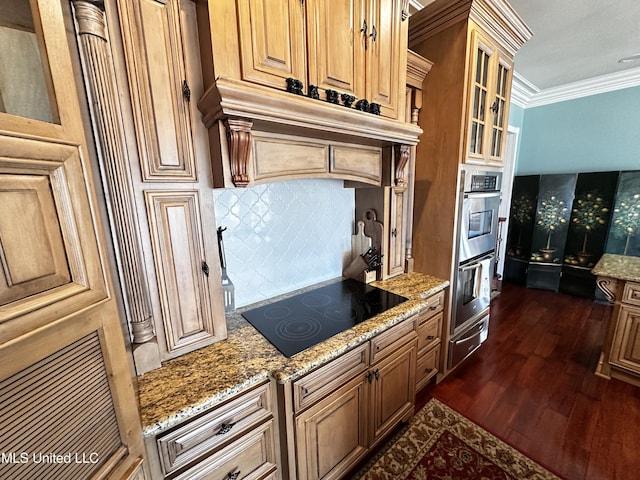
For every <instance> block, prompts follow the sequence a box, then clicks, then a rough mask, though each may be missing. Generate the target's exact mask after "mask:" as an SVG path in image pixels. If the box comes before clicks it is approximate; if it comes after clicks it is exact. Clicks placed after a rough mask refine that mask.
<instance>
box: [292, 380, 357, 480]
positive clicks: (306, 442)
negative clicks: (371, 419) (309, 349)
mask: <svg viewBox="0 0 640 480" xmlns="http://www.w3.org/2000/svg"><path fill="white" fill-rule="evenodd" d="M366 418H367V416H366V403H365V384H364V381H363V379H361V378H355V379H354V380H352V381H351V382H349V383H347V384H346V385H344V386H343V387H341V388H339V389H338V390H336V391H335V392H334V393H332V394H331V395H330V396H328V397H327V398H326V399H325V400H324V401H322V402H320V403H318V404H316V405H315V406H314V407H312V408H310V409H309V410H307V411H306V412H304V413H302V414H301V415H300V416H299V417H298V418H297V419H296V432H297V434H298V439H297V445H296V449H297V454H298V465H299V469H300V478H307V479H309V480H315V479H319V478H326V479H330V478H340V477H341V475H343V474H344V473H345V471H346V470H348V469H349V468H350V467H352V466H353V465H354V463H355V462H356V461H357V460H358V459H359V458H360V457H361V456H362V455H364V454H365V453H366V451H367V432H366V426H365V423H364V422H365V421H366Z"/></svg>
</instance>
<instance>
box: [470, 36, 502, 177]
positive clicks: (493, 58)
mask: <svg viewBox="0 0 640 480" xmlns="http://www.w3.org/2000/svg"><path fill="white" fill-rule="evenodd" d="M470 54H471V56H472V62H471V71H470V76H469V98H468V118H469V121H468V127H467V132H466V136H467V141H466V145H467V149H466V150H467V153H466V158H465V162H466V163H476V164H482V165H487V164H489V165H497V166H500V165H502V155H503V150H504V144H505V139H506V138H505V132H506V128H507V122H508V115H509V97H510V95H511V80H512V70H513V63H512V62H511V61H510V60H509V58H508V57H507V56H505V55H503V54H502V52H500V51H499V50H498V48H497V47H496V46H495V45H493V44H492V43H491V42H490V41H489V40H487V39H486V38H485V37H484V36H483V35H482V34H481V33H480V32H479V31H478V30H473V31H472V34H471V51H470Z"/></svg>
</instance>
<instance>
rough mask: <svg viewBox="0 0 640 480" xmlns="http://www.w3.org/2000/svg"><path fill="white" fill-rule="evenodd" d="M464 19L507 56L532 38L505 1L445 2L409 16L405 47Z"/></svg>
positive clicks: (530, 33)
mask: <svg viewBox="0 0 640 480" xmlns="http://www.w3.org/2000/svg"><path fill="white" fill-rule="evenodd" d="M468 20H472V21H473V22H475V23H476V24H477V25H478V26H480V28H482V29H483V30H485V31H486V32H487V34H489V35H491V36H492V37H493V38H494V39H495V40H496V41H498V42H499V43H500V44H501V45H502V46H503V47H504V48H505V49H506V50H507V52H508V53H509V54H510V55H511V56H514V55H515V54H516V52H517V51H518V50H519V49H520V47H522V45H524V43H525V42H526V41H527V40H529V39H530V38H531V36H532V35H533V32H532V31H531V30H530V29H529V27H528V26H527V25H526V24H525V23H524V22H523V21H522V19H521V18H520V17H519V16H518V14H517V13H516V11H515V10H514V9H513V8H512V7H511V6H510V5H509V4H508V3H507V2H506V0H447V1H444V2H433V3H431V4H429V5H427V6H426V7H425V8H424V9H422V10H420V11H419V12H417V13H415V14H414V15H412V16H411V19H410V31H409V46H413V45H417V44H420V43H421V42H423V41H424V40H426V39H427V38H429V37H431V36H432V35H435V34H436V33H438V32H441V31H443V30H445V29H446V28H448V27H450V26H451V25H454V24H456V23H458V22H460V21H468Z"/></svg>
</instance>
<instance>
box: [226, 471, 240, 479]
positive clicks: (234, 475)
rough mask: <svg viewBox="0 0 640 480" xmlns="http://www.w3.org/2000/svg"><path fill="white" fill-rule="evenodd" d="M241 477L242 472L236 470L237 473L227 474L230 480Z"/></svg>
mask: <svg viewBox="0 0 640 480" xmlns="http://www.w3.org/2000/svg"><path fill="white" fill-rule="evenodd" d="M239 476H240V470H236V471H235V472H229V473H227V479H228V480H236V479H237V478H238V477H239Z"/></svg>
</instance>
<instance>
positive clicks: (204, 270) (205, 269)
mask: <svg viewBox="0 0 640 480" xmlns="http://www.w3.org/2000/svg"><path fill="white" fill-rule="evenodd" d="M201 266H202V273H204V274H205V275H206V276H207V277H208V276H209V265H207V262H205V261H204V260H203V261H202V265H201Z"/></svg>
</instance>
